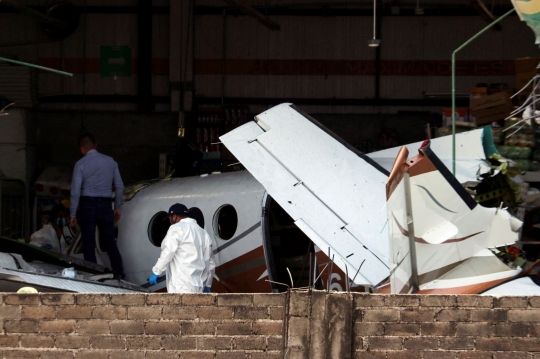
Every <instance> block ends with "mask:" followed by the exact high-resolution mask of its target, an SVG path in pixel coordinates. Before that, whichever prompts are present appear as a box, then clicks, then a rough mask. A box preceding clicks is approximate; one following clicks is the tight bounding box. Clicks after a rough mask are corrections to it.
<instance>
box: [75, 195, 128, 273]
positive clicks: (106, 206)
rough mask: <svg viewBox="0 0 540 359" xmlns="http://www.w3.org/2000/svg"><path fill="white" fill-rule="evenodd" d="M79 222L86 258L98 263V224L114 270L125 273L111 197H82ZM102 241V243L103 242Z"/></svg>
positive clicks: (78, 214)
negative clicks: (116, 233) (115, 228)
mask: <svg viewBox="0 0 540 359" xmlns="http://www.w3.org/2000/svg"><path fill="white" fill-rule="evenodd" d="M77 222H78V223H79V225H80V227H81V237H82V241H83V249H84V259H85V260H87V261H90V262H94V263H96V226H97V228H98V229H99V235H100V237H101V238H102V239H103V242H104V243H105V248H103V249H105V250H106V251H107V254H108V255H109V259H110V261H111V267H112V270H113V272H115V273H117V274H120V275H122V274H124V267H123V266H122V256H121V255H120V251H119V250H118V246H117V245H116V240H115V238H114V237H115V236H114V215H113V210H112V206H111V199H110V198H105V197H84V196H83V197H81V199H80V201H79V208H78V211H77ZM103 242H102V243H103Z"/></svg>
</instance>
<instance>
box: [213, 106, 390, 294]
mask: <svg viewBox="0 0 540 359" xmlns="http://www.w3.org/2000/svg"><path fill="white" fill-rule="evenodd" d="M220 139H221V141H222V142H223V143H224V144H225V146H227V148H228V149H229V150H230V151H231V152H232V153H233V155H234V156H236V158H238V160H239V161H241V162H242V164H243V165H244V166H245V167H246V168H247V169H248V170H249V172H251V174H252V175H253V176H254V177H255V178H256V179H257V180H258V181H259V182H260V183H261V184H262V185H263V186H264V187H265V188H266V190H267V191H268V193H269V194H270V195H271V196H272V198H273V199H274V200H276V201H277V202H278V204H279V205H280V206H281V207H282V208H283V209H284V210H285V211H286V212H287V213H288V214H289V215H290V216H291V217H292V218H293V219H294V220H295V223H296V225H297V226H298V227H299V228H300V229H301V230H302V231H303V232H304V233H305V234H306V235H307V236H309V237H310V238H311V240H312V241H313V242H314V243H315V244H316V245H317V246H318V247H320V248H321V249H322V250H323V251H324V252H327V249H329V250H330V256H331V257H332V256H334V263H335V265H337V266H338V267H339V268H340V269H342V270H343V271H345V264H346V265H347V267H348V272H349V273H352V275H351V277H352V276H353V275H354V273H356V272H357V270H358V269H359V268H360V267H361V271H360V273H359V274H358V276H357V277H356V279H355V283H356V284H370V285H377V284H378V283H380V282H381V281H382V280H384V279H385V278H387V277H388V276H389V274H390V270H389V265H388V262H389V259H388V258H389V248H388V247H389V244H388V232H387V226H386V222H387V217H386V209H385V203H386V193H385V185H386V181H387V179H388V172H387V171H386V170H385V169H384V168H382V167H381V166H379V165H378V164H377V163H376V162H374V161H373V160H372V159H370V158H369V157H367V156H365V155H364V154H363V153H361V152H358V151H356V149H354V148H353V147H351V146H349V145H348V144H347V143H346V142H344V141H343V140H341V139H340V138H338V137H337V136H335V135H334V134H333V133H331V132H330V131H329V130H327V129H326V128H325V127H324V126H322V125H321V124H319V123H318V122H317V121H316V120H314V119H313V118H311V117H310V116H309V115H307V114H305V113H303V112H302V111H301V110H299V109H298V108H296V107H295V106H294V105H291V104H281V105H278V106H276V107H273V108H271V109H270V110H268V111H265V112H263V113H261V114H260V115H258V116H256V117H255V122H249V123H247V124H245V125H243V126H241V127H239V128H237V129H235V130H234V131H231V132H229V133H227V134H225V135H224V136H221V137H220ZM362 263H363V264H362Z"/></svg>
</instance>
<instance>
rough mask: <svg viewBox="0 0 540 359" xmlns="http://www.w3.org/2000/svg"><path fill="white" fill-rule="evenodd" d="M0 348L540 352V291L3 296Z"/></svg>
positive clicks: (11, 351)
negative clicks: (496, 294) (522, 293)
mask: <svg viewBox="0 0 540 359" xmlns="http://www.w3.org/2000/svg"><path fill="white" fill-rule="evenodd" d="M0 328H1V331H0V351H1V354H2V355H3V358H40V359H46V358H50V359H52V358H57V359H63V358H70V359H73V358H77V359H79V358H88V359H90V358H91V359H105V358H106V359H116V358H128V359H129V358H132V359H154V358H156V359H158V358H159V359H168V358H177V359H185V358H198V359H199V358H201V359H206V358H213V359H221V358H223V359H236V358H242V359H259V358H260V359H262V358H268V359H271V358H272V359H278V358H285V359H308V358H310V359H311V358H314V359H325V358H336V359H352V358H358V359H382V358H384V359H405V358H407V359H408V358H421V359H447V358H448V359H468V358H482V359H484V358H485V359H488V358H489V359H540V340H539V336H540V297H483V296H474V295H462V296H455V295H446V296H437V295H369V294H347V293H326V292H324V291H312V292H298V291H293V292H290V293H288V294H217V295H214V294H212V295H210V294H200V295H197V294H186V295H172V294H148V295H145V294H135V295H103V294H39V295H37V294H36V295H32V294H30V295H28V294H26V295H18V294H3V295H0Z"/></svg>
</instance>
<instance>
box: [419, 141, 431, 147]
mask: <svg viewBox="0 0 540 359" xmlns="http://www.w3.org/2000/svg"><path fill="white" fill-rule="evenodd" d="M429 144H430V141H429V140H425V141H424V142H422V146H420V148H424V147H426V146H427V145H429Z"/></svg>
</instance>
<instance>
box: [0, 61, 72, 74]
mask: <svg viewBox="0 0 540 359" xmlns="http://www.w3.org/2000/svg"><path fill="white" fill-rule="evenodd" d="M0 61H5V62H11V63H12V64H17V65H22V66H28V67H33V68H36V69H40V70H45V71H51V72H55V73H57V74H60V75H66V76H73V74H72V73H69V72H64V71H59V70H55V69H50V68H48V67H43V66H39V65H34V64H29V63H28V62H22V61H17V60H11V59H6V58H5V57H0Z"/></svg>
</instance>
